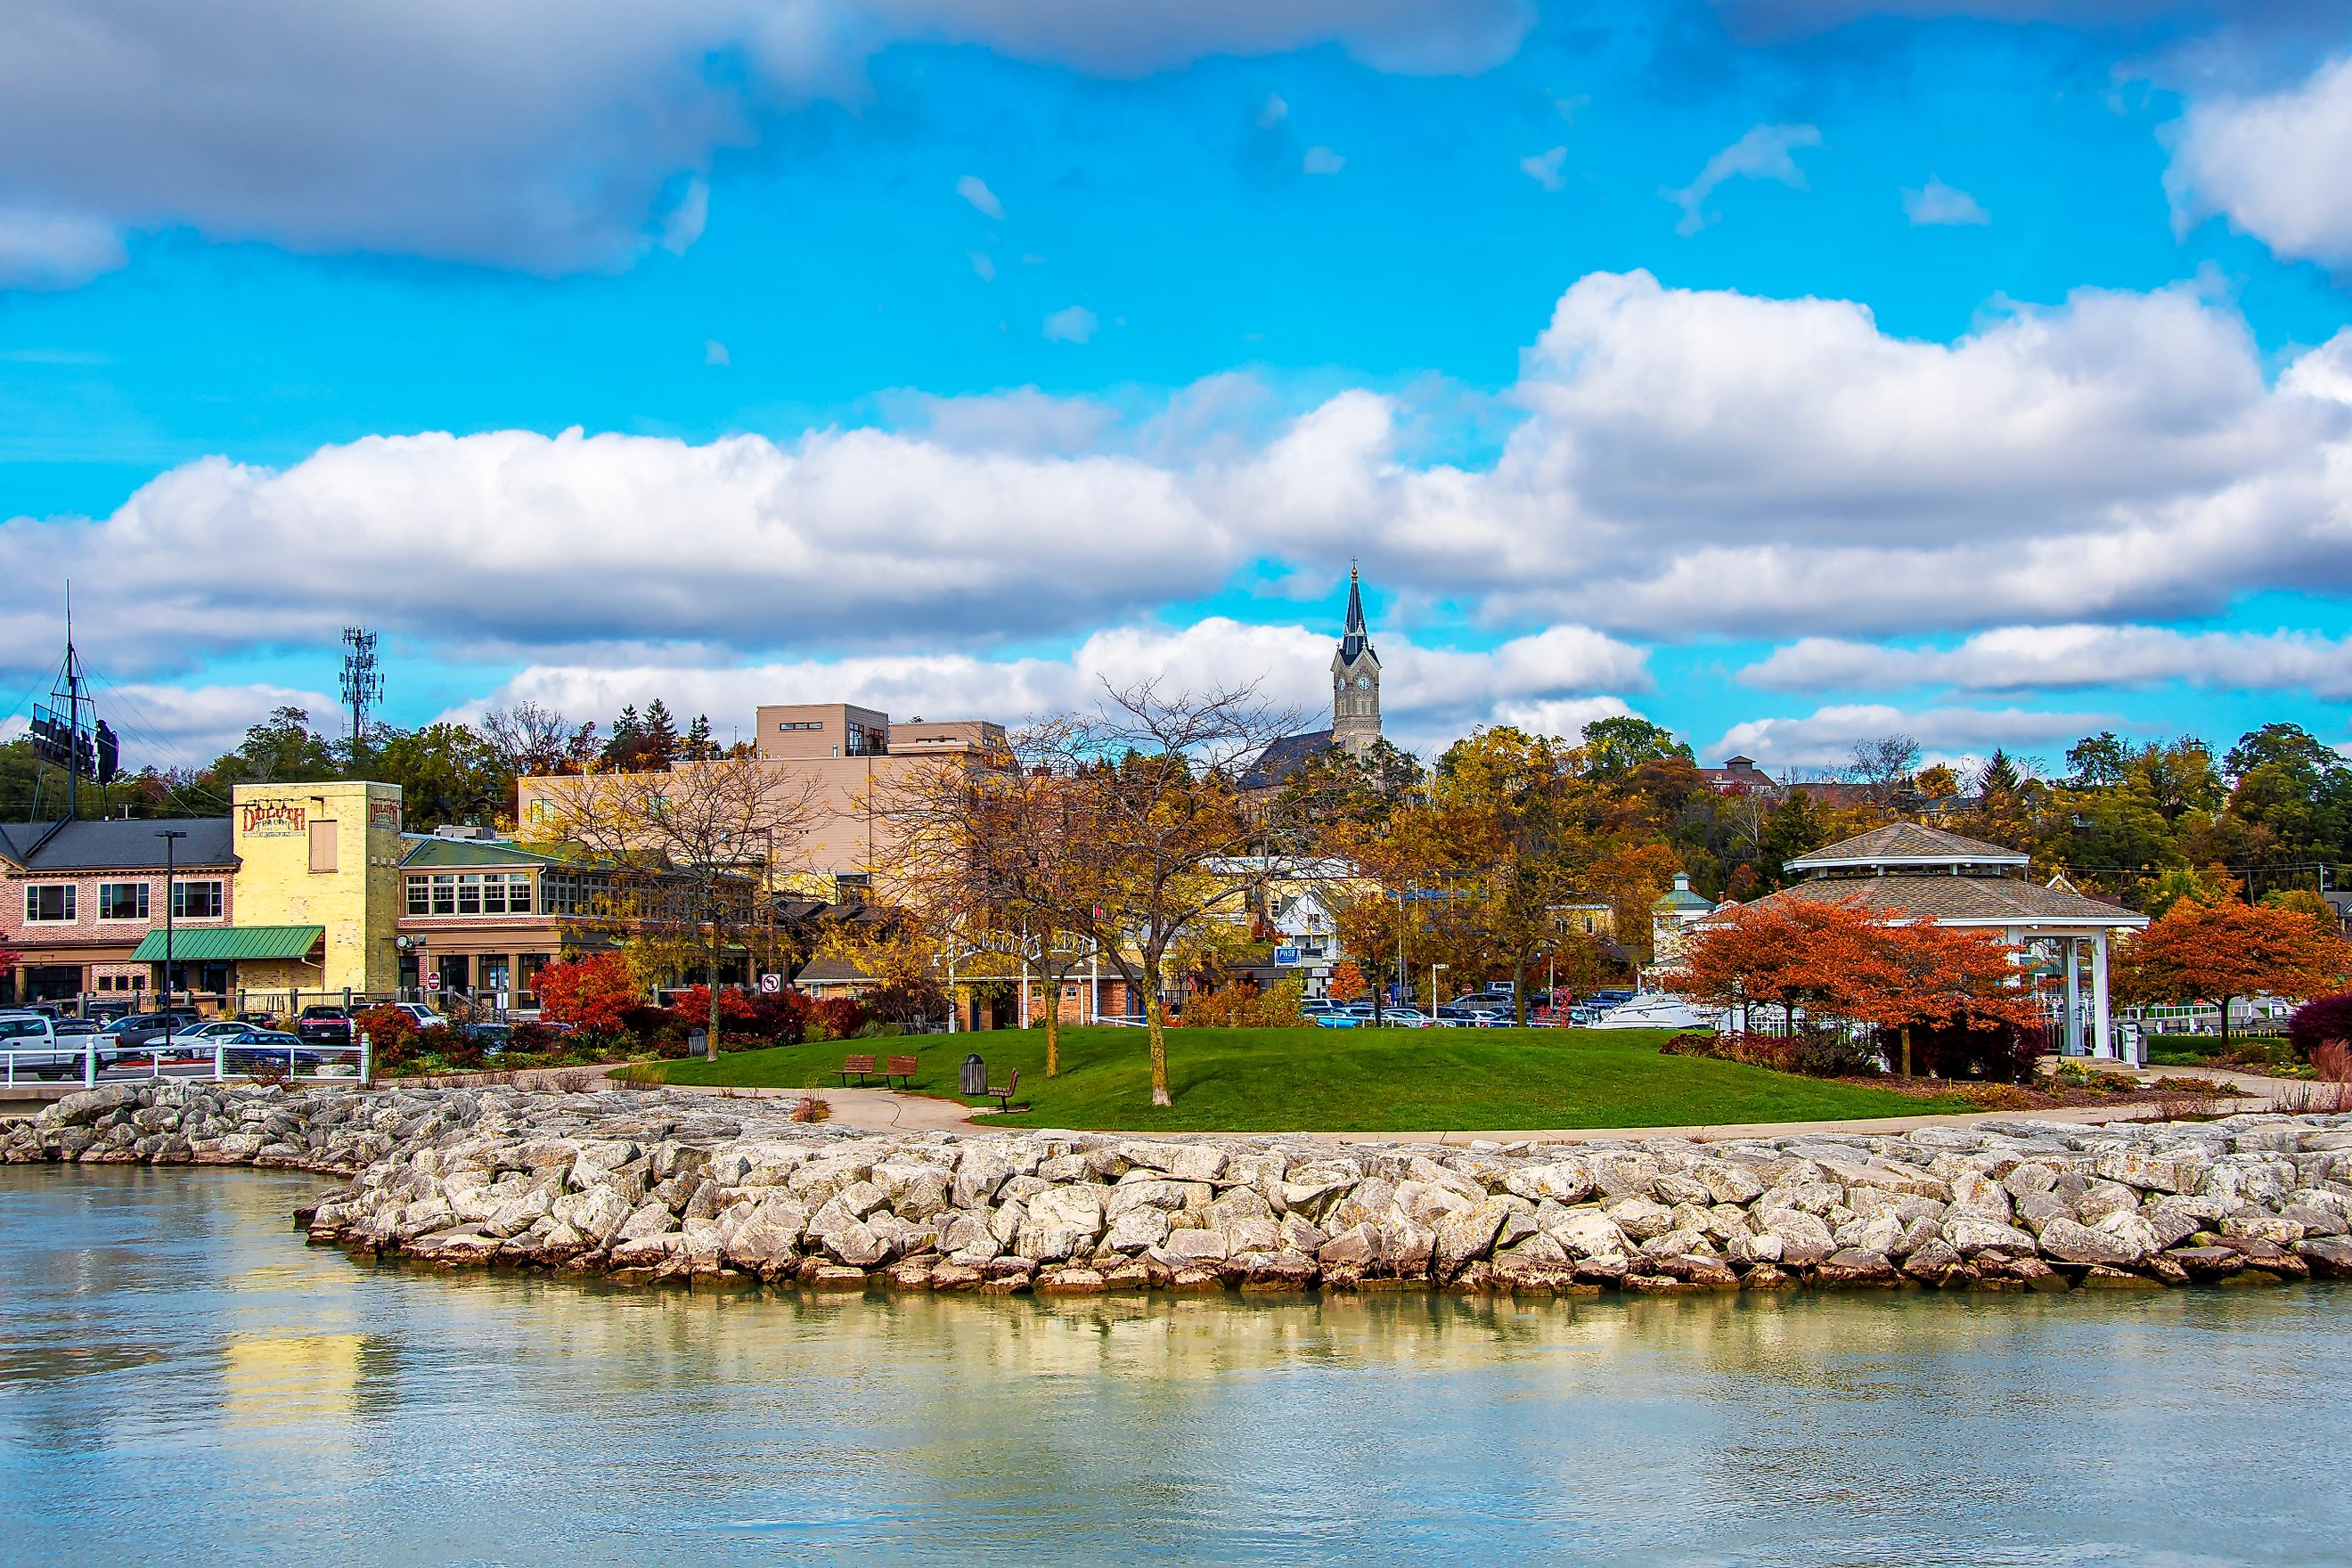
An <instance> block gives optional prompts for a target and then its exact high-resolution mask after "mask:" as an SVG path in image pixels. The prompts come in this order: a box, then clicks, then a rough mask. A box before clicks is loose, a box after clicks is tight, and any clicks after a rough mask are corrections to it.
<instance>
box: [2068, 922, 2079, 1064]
mask: <svg viewBox="0 0 2352 1568" xmlns="http://www.w3.org/2000/svg"><path fill="white" fill-rule="evenodd" d="M2064 951H2065V953H2066V1054H2067V1055H2068V1056H2070V1057H2078V1056H2081V1055H2082V1054H2083V939H2082V938H2081V937H2078V936H2070V937H2067V938H2066V939H2065V945H2064Z"/></svg>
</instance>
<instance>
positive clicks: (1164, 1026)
mask: <svg viewBox="0 0 2352 1568" xmlns="http://www.w3.org/2000/svg"><path fill="white" fill-rule="evenodd" d="M1143 1019H1144V1032H1145V1033H1146V1034H1149V1035H1150V1037H1151V1103H1152V1104H1154V1105H1173V1104H1175V1103H1176V1097H1175V1096H1174V1095H1172V1094H1171V1093H1169V1092H1168V1016H1167V1010H1166V1009H1165V1008H1163V1007H1162V1006H1161V1005H1160V963H1159V960H1157V959H1155V958H1153V957H1152V956H1151V955H1150V954H1149V953H1146V954H1145V955H1144V959H1143Z"/></svg>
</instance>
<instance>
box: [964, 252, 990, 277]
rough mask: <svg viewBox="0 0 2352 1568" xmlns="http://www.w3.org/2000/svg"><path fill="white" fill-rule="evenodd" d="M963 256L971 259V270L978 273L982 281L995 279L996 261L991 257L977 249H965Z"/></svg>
mask: <svg viewBox="0 0 2352 1568" xmlns="http://www.w3.org/2000/svg"><path fill="white" fill-rule="evenodd" d="M964 256H965V258H966V259H968V260H969V261H971V269H972V271H973V272H974V273H975V274H977V275H978V277H979V279H980V280H981V281H982V283H993V282H995V281H996V262H995V260H994V258H992V257H990V256H989V255H988V254H987V253H986V252H984V251H979V250H967V251H965V252H964Z"/></svg>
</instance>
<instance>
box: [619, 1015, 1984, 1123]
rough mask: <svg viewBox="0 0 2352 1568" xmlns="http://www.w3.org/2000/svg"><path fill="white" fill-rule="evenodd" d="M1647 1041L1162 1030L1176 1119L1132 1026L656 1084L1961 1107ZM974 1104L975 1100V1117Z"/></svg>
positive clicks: (1680, 1110)
mask: <svg viewBox="0 0 2352 1568" xmlns="http://www.w3.org/2000/svg"><path fill="white" fill-rule="evenodd" d="M1662 1039H1664V1034H1663V1033H1660V1032H1654V1031H1650V1030H1633V1029H1625V1030H1587V1029H1577V1030H1559V1029H1413V1030H1406V1029H1380V1030H1372V1029H1171V1030H1170V1031H1169V1035H1168V1064H1169V1076H1170V1078H1171V1081H1172V1083H1173V1085H1174V1088H1175V1092H1176V1104H1175V1105H1174V1107H1173V1108H1171V1109H1169V1110H1153V1109H1152V1107H1151V1105H1150V1099H1151V1094H1150V1076H1149V1063H1148V1061H1147V1060H1146V1057H1145V1049H1146V1047H1145V1045H1144V1036H1143V1031H1142V1030H1140V1029H1114V1028H1084V1029H1065V1030H1064V1031H1063V1032H1062V1072H1061V1076H1059V1077H1058V1078H1055V1079H1051V1080H1048V1079H1046V1078H1045V1036H1044V1035H1043V1034H1042V1033H1039V1032H1037V1031H1034V1030H1031V1031H1026V1032H1024V1031H1019V1030H1001V1031H997V1032H994V1033H989V1034H979V1035H955V1036H945V1035H929V1036H923V1037H915V1038H910V1039H904V1040H854V1041H849V1042H846V1043H844V1042H842V1041H838V1040H835V1041H828V1042H826V1043H824V1044H822V1045H813V1046H780V1047H774V1048H772V1049H770V1050H761V1051H739V1052H734V1053H731V1054H730V1055H728V1056H725V1057H722V1058H719V1061H718V1062H716V1063H715V1064H714V1063H708V1062H702V1061H682V1062H672V1063H668V1064H667V1075H666V1076H667V1081H669V1082H671V1083H677V1084H732V1085H739V1086H747V1087H762V1088H784V1089H798V1088H804V1087H810V1086H814V1087H817V1088H824V1087H829V1086H833V1085H836V1084H837V1083H838V1082H839V1079H837V1078H836V1077H835V1074H836V1072H837V1070H838V1069H839V1068H840V1067H841V1059H842V1058H843V1057H844V1056H845V1055H847V1054H850V1053H853V1052H855V1053H856V1054H858V1055H865V1054H867V1053H872V1054H873V1055H875V1056H877V1057H880V1056H884V1055H887V1054H888V1053H889V1052H890V1051H892V1050H893V1049H896V1050H898V1051H899V1052H902V1053H908V1052H911V1053H913V1054H915V1055H916V1056H918V1057H919V1059H920V1060H921V1063H922V1070H921V1071H920V1072H919V1073H917V1074H916V1075H915V1079H914V1085H913V1087H914V1089H915V1090H916V1091H917V1092H918V1093H925V1094H936V1095H942V1096H946V1097H948V1098H950V1099H958V1098H961V1097H960V1096H958V1095H957V1093H956V1079H957V1072H958V1070H959V1068H961V1065H962V1063H963V1058H964V1057H965V1055H966V1054H967V1053H968V1052H971V1051H978V1052H979V1053H980V1054H981V1055H982V1057H983V1058H985V1059H986V1060H987V1062H988V1069H989V1075H990V1077H991V1078H992V1079H993V1080H994V1081H996V1082H999V1083H1002V1082H1003V1081H1004V1073H1005V1070H1006V1069H1007V1068H1020V1069H1021V1092H1020V1095H1019V1096H1018V1099H1017V1100H1016V1103H1021V1102H1025V1103H1027V1104H1028V1105H1029V1106H1030V1107H1031V1108H1032V1109H1031V1110H1029V1111H1028V1112H1026V1113H1024V1114H1021V1115H1015V1116H1008V1117H1005V1118H1003V1119H1002V1120H1003V1121H1004V1123H1005V1125H1007V1126H1012V1127H1068V1128H1100V1129H1123V1130H1124V1129H1136V1130H1143V1131H1233V1132H1285V1131H1329V1132H1353V1131H1365V1132H1443V1131H1495V1130H1509V1129H1514V1128H1528V1129H1534V1128H1546V1127H1678V1126H1685V1125H1690V1124H1694V1123H1706V1124H1720V1123H1724V1122H1737V1121H1829V1120H1833V1119H1841V1118H1846V1117H1868V1116H1915V1115H1921V1114H1925V1113H1928V1112H1933V1111H1939V1110H1968V1109H1969V1106H1968V1105H1967V1104H1965V1103H1964V1102H1962V1101H1960V1100H1957V1099H1955V1100H1950V1101H1949V1103H1946V1102H1944V1101H1940V1100H1937V1101H1924V1102H1923V1101H1921V1100H1914V1099H1911V1098H1909V1097H1907V1096H1905V1095H1899V1094H1895V1093H1892V1092H1890V1091H1888V1090H1885V1089H1864V1088H1857V1087H1855V1086H1853V1085H1851V1084H1843V1083H1831V1082H1824V1081H1822V1080H1821V1079H1807V1078H1796V1077H1792V1076H1790V1075H1789V1074H1786V1073H1777V1072H1770V1071H1767V1070H1766V1069H1764V1068H1750V1067H1741V1066H1739V1065H1738V1064H1737V1063H1733V1062H1718V1061H1707V1060H1704V1059H1700V1058H1692V1057H1666V1056H1660V1055H1659V1054H1658V1044H1659V1042H1660V1041H1661V1040H1662ZM975 1103H982V1102H975Z"/></svg>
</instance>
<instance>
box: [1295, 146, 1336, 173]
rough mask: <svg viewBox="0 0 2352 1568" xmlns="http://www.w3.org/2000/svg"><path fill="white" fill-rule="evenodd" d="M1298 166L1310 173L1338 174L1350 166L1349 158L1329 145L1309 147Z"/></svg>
mask: <svg viewBox="0 0 2352 1568" xmlns="http://www.w3.org/2000/svg"><path fill="white" fill-rule="evenodd" d="M1298 166H1299V167H1300V168H1301V169H1303V170H1305V171H1306V172H1307V173H1308V174H1338V173H1339V171H1340V170H1342V169H1344V168H1346V167H1347V166H1348V160H1347V159H1345V158H1343V157H1341V156H1340V155H1339V153H1334V152H1333V151H1331V149H1330V148H1328V147H1309V148H1308V149H1307V156H1306V157H1304V158H1302V159H1300V160H1299V163H1298Z"/></svg>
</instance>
